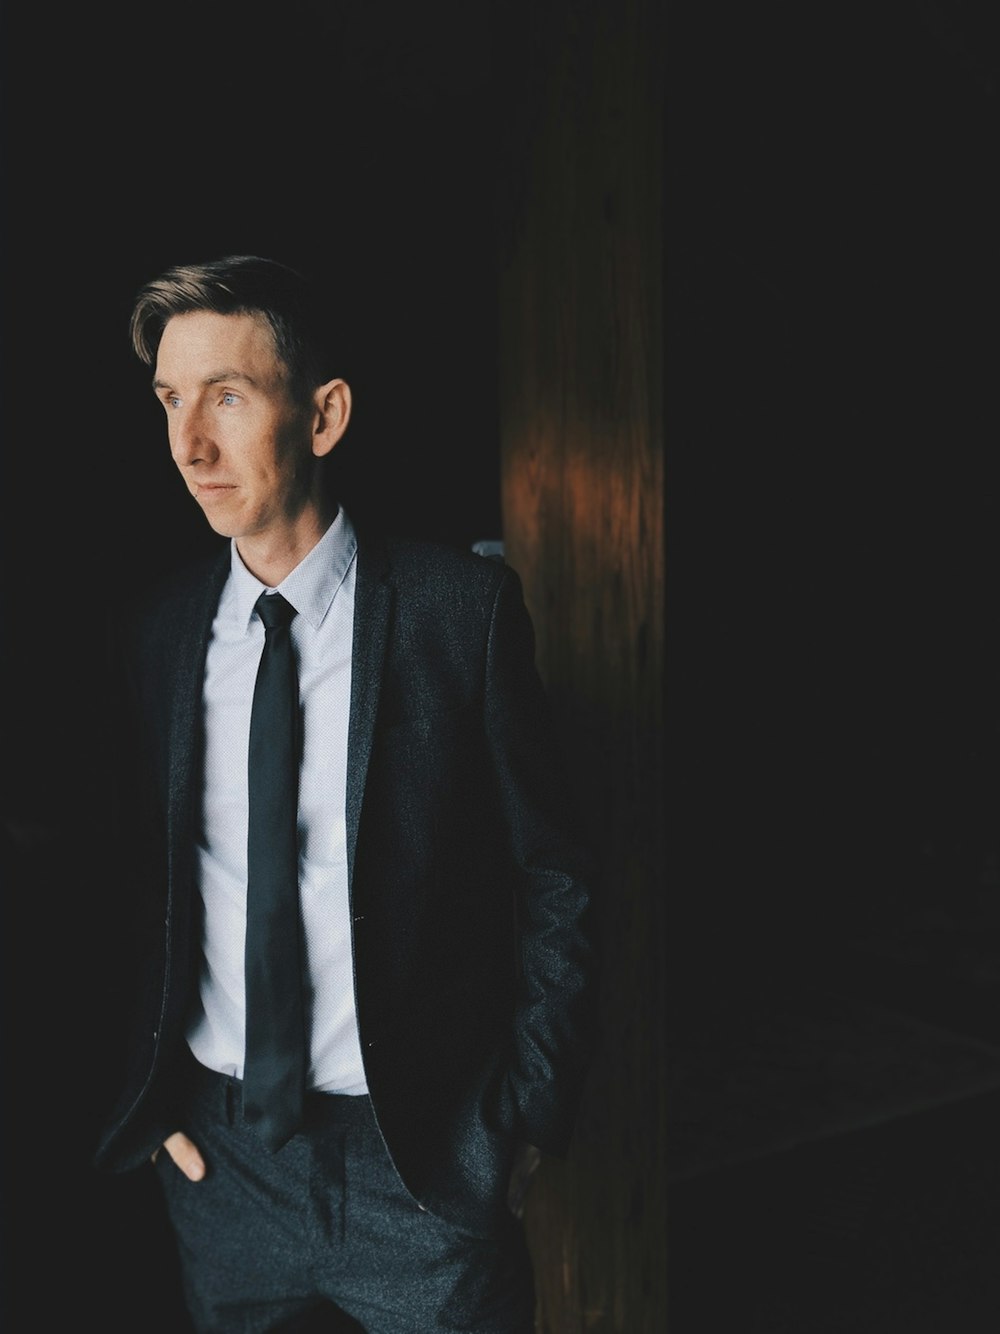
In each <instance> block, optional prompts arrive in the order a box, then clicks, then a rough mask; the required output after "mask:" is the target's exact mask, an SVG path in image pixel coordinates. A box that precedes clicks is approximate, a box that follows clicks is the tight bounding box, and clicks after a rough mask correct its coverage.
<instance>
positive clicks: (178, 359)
mask: <svg viewBox="0 0 1000 1334" xmlns="http://www.w3.org/2000/svg"><path fill="white" fill-rule="evenodd" d="M224 368H228V369H231V370H232V371H233V373H237V374H242V375H245V376H248V377H249V378H250V379H252V380H254V381H261V380H266V379H269V378H271V377H273V376H275V375H278V376H280V374H281V365H280V362H279V360H278V356H277V353H276V351H275V347H274V339H273V337H272V335H271V329H270V326H269V325H268V323H267V321H266V320H265V319H264V318H263V316H260V315H252V314H246V313H244V314H239V315H220V314H218V313H217V312H216V311H206V310H195V311H185V312H184V313H183V314H180V315H173V316H171V318H170V319H169V320H168V321H167V323H166V325H165V326H164V329H163V334H162V336H161V338H160V345H159V347H158V349H157V354H156V378H157V380H162V379H163V377H164V375H166V376H167V377H168V378H169V377H170V376H171V375H172V374H174V373H175V371H176V372H181V371H183V372H185V373H195V372H197V373H198V374H199V378H202V377H204V376H207V375H212V376H213V377H215V376H216V374H217V373H218V372H219V371H221V370H222V369H224Z"/></svg>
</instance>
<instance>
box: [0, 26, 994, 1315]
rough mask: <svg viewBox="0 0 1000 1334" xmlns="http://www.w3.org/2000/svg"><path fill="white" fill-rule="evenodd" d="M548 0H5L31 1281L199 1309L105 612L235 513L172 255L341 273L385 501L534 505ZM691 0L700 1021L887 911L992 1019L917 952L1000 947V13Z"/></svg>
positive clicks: (678, 607) (9, 1162) (12, 1290)
mask: <svg viewBox="0 0 1000 1334" xmlns="http://www.w3.org/2000/svg"><path fill="white" fill-rule="evenodd" d="M541 8H542V9H545V8H546V6H542V7H541ZM527 12H528V11H527V9H526V7H524V6H522V5H521V4H516V5H510V6H506V7H501V6H489V5H487V4H485V3H481V4H467V3H466V4H459V3H457V0H455V3H451V4H449V3H443V2H442V0H439V2H438V3H435V4H432V5H430V6H405V5H403V4H401V3H396V4H393V5H390V6H388V7H386V6H364V5H362V4H360V3H352V4H345V5H340V6H338V5H334V4H329V5H324V4H319V3H308V2H307V0H286V2H285V3H283V4H282V5H281V6H280V7H277V6H275V7H273V8H271V9H265V8H262V7H250V8H249V9H248V8H245V7H244V8H240V9H234V8H232V7H230V6H221V5H213V4H205V3H202V4H198V5H195V4H189V3H180V4H177V5H174V6H172V7H170V8H169V9H162V8H160V9H158V10H157V12H156V13H155V15H154V16H151V17H147V16H146V14H145V13H143V14H142V15H141V16H140V14H139V13H138V12H137V11H130V10H126V11H124V12H123V13H122V14H120V15H118V16H116V18H115V20H114V22H113V24H112V23H111V21H110V19H106V18H105V17H104V16H103V15H102V14H99V13H97V12H95V11H92V10H85V9H79V8H78V9H73V10H71V11H70V12H68V13H62V12H60V13H59V14H58V15H56V14H55V13H54V12H52V11H47V10H43V9H41V8H39V7H33V8H32V9H30V10H20V11H17V12H15V11H14V9H13V8H12V7H11V6H10V5H9V4H7V5H6V6H5V7H4V11H3V24H4V31H3V52H4V55H3V67H2V68H3V88H2V95H3V99H4V102H3V171H4V178H5V179H4V186H3V200H4V203H3V221H2V228H3V231H2V249H3V255H2V260H3V273H4V290H3V309H4V317H3V366H2V373H3V397H4V404H3V445H2V456H0V467H2V470H3V472H2V476H3V522H2V540H3V542H4V550H5V564H4V568H5V572H6V576H7V578H6V589H5V592H6V595H7V599H6V607H7V611H6V614H5V617H4V621H3V630H2V634H3V653H4V669H5V675H6V677H7V697H8V700H9V701H10V709H9V712H8V717H7V721H6V727H5V733H4V742H3V745H4V751H5V771H6V773H5V795H4V801H5V811H4V817H5V849H4V851H5V859H6V868H7V869H6V873H5V875H4V889H5V899H6V900H7V908H8V913H9V921H8V924H7V925H6V926H5V928H4V942H3V943H4V965H3V979H4V981H3V986H4V1016H5V1017H4V1030H3V1061H4V1066H5V1068H6V1069H7V1070H8V1072H9V1073H8V1076H7V1079H6V1088H7V1094H6V1095H5V1101H4V1108H5V1111H4V1118H3V1120H4V1136H5V1140H6V1143H7V1150H6V1152H5V1161H6V1168H5V1181H4V1193H5V1199H6V1203H5V1210H4V1226H5V1231H6V1237H5V1240H4V1243H3V1255H4V1259H5V1262H6V1270H7V1274H6V1276H5V1284H4V1286H5V1294H4V1295H5V1298H6V1299H7V1301H8V1305H9V1307H10V1309H11V1310H12V1311H14V1310H23V1309H24V1308H23V1305H19V1303H23V1302H25V1301H26V1300H27V1298H28V1296H29V1294H30V1295H32V1296H33V1297H34V1299H36V1300H38V1299H41V1301H42V1304H43V1305H45V1302H46V1298H45V1296H44V1285H45V1284H47V1283H48V1282H49V1275H48V1272H47V1271H40V1272H42V1274H43V1277H42V1279H41V1280H39V1279H38V1278H37V1277H35V1272H36V1269H37V1260H36V1257H38V1256H42V1257H43V1258H44V1259H45V1261H46V1263H48V1262H51V1261H55V1262H56V1264H57V1266H58V1265H60V1264H61V1263H64V1264H65V1265H66V1267H67V1272H68V1273H70V1274H71V1278H69V1279H67V1285H66V1286H67V1291H68V1294H69V1296H68V1297H66V1296H65V1294H62V1293H61V1294H60V1296H61V1298H62V1299H63V1300H69V1301H70V1303H71V1304H72V1303H73V1302H74V1301H75V1302H76V1303H77V1305H78V1307H79V1310H80V1311H81V1312H84V1311H87V1312H90V1313H93V1312H96V1313H97V1315H98V1316H99V1318H100V1319H102V1320H103V1321H104V1325H103V1328H105V1329H107V1330H108V1331H110V1330H113V1329H119V1328H121V1329H134V1328H147V1329H152V1328H153V1321H154V1320H155V1319H156V1316H154V1315H153V1314H152V1311H151V1308H150V1307H149V1305H148V1302H149V1298H148V1296H147V1294H148V1293H149V1292H152V1291H156V1292H157V1293H158V1294H159V1295H158V1297H157V1308H156V1309H157V1310H158V1311H159V1312H160V1314H161V1315H162V1316H163V1318H164V1319H165V1321H166V1323H165V1325H164V1328H165V1329H167V1330H171V1331H175V1330H176V1329H177V1328H178V1326H177V1325H176V1324H173V1325H172V1324H171V1323H170V1319H171V1316H170V1294H171V1292H172V1288H171V1273H172V1270H171V1264H170V1259H169V1253H168V1252H166V1251H163V1252H159V1253H158V1252H157V1251H155V1250H151V1249H150V1247H149V1245H148V1239H149V1238H150V1237H152V1238H153V1239H154V1240H155V1238H156V1236H157V1234H156V1221H155V1220H156V1213H155V1209H154V1206H153V1202H152V1200H151V1199H150V1198H149V1197H148V1195H147V1193H146V1189H145V1187H144V1185H143V1182H142V1181H139V1180H130V1181H117V1182H103V1181H102V1182H98V1181H95V1180H94V1179H93V1178H92V1177H91V1176H90V1174H89V1169H88V1166H87V1152H88V1147H89V1145H90V1143H91V1142H92V1138H93V1135H94V1133H95V1131H96V1110H95V1108H94V1106H93V1101H92V1099H91V1097H90V1091H91V1089H92V1088H93V1087H94V1086H95V1085H96V1083H97V1082H98V1081H99V1076H100V1074H101V1069H102V1066H101V1062H102V1057H101V1054H100V1052H101V1046H100V1032H99V1031H100V1028H101V1026H102V1025H103V1024H104V1023H105V1022H106V1021H107V1020H108V1018H109V1014H108V1012H109V1011H110V1010H112V1009H113V993H112V991H111V988H110V984H109V983H108V981H107V977H108V976H109V974H107V973H106V971H105V968H106V965H107V964H108V961H109V960H111V959H112V958H113V955H114V944H115V934H114V933H115V925H114V919H113V916H112V914H111V913H110V912H109V907H108V904H107V902H106V900H105V899H104V898H102V894H101V889H102V886H101V870H100V868H101V858H100V849H99V848H98V847H94V846H93V845H92V840H91V836H90V832H89V831H90V829H91V827H92V826H91V817H92V816H94V815H96V814H99V807H100V802H101V797H102V788H101V775H100V773H99V772H96V771H95V770H94V768H93V765H92V763H91V760H90V756H91V755H92V753H93V751H92V743H93V742H94V741H95V739H97V738H95V729H97V728H98V727H99V720H98V718H97V715H96V714H95V712H94V709H93V707H92V701H91V698H90V696H91V691H92V688H93V686H94V674H93V673H94V670H95V668H94V666H93V659H92V657H91V656H90V655H91V654H92V652H93V651H94V644H93V640H92V636H91V633H90V629H89V627H90V626H91V624H92V620H91V616H92V606H93V604H94V603H95V602H98V603H100V602H101V600H103V599H106V598H109V597H115V596H118V595H119V594H120V593H127V592H128V591H129V590H130V589H131V588H133V587H135V586H137V585H138V584H140V583H142V582H143V581H145V579H146V578H148V577H150V576H151V575H153V574H154V573H156V572H157V571H158V570H159V569H160V568H162V567H164V566H166V565H168V564H171V563H172V562H173V561H174V560H175V559H180V558H181V557H182V556H183V555H185V554H187V553H188V552H190V551H193V550H198V549H200V548H201V547H202V545H203V544H206V543H208V542H209V541H210V540H211V539H210V535H209V534H208V532H207V530H206V529H205V527H204V525H203V520H202V519H201V517H200V514H199V513H198V512H197V511H196V509H195V508H194V507H193V505H192V503H191V502H190V500H189V498H188V497H187V496H186V494H185V493H184V491H183V488H182V486H181V483H180V481H179V479H178V478H177V477H176V476H175V475H174V468H173V465H172V464H171V462H170V460H169V456H168V453H167V449H166V443H165V438H164V436H163V433H162V423H161V421H160V415H159V411H160V410H159V409H158V407H157V406H156V404H155V403H154V401H153V398H152V395H151V394H150V393H149V390H148V388H147V372H146V371H145V369H144V368H143V367H141V366H140V365H139V364H138V363H137V362H135V361H134V359H133V358H132V355H131V352H130V351H129V348H128V345H127V319H128V312H129V309H130V305H131V300H132V297H133V294H134V291H135V289H136V287H137V286H138V285H139V283H140V282H142V281H143V280H145V279H146V278H147V277H149V276H151V275H152V274H153V273H155V272H157V271H158V270H159V269H161V268H162V267H164V266H165V265H167V264H169V263H173V262H176V261H178V260H186V259H198V258H205V257H208V256H210V255H213V254H216V253H219V252H221V251H235V250H252V251H259V252H262V253H265V254H274V255H275V256H276V257H278V258H282V259H285V260H287V261H289V262H292V263H294V264H298V265H301V266H304V267H306V268H308V269H310V270H311V271H314V272H316V273H317V275H318V276H319V277H320V278H322V279H323V280H324V281H325V282H327V283H329V284H330V285H331V288H333V289H335V290H336V292H337V298H338V300H339V301H342V303H343V311H344V316H345V320H346V321H349V325H350V328H351V331H352V334H353V335H356V337H354V338H353V339H352V340H351V342H350V347H351V354H352V358H353V361H352V365H351V366H350V368H349V378H351V380H352V383H353V385H354V388H355V412H356V415H355V420H354V423H353V424H352V427H351V430H350V433H349V437H348V439H347V440H346V441H345V442H344V444H343V445H342V446H340V447H339V448H340V450H342V451H343V469H344V474H345V485H347V486H348V487H349V488H350V489H351V490H350V494H352V495H356V497H357V504H358V505H360V506H364V505H366V504H372V503H373V502H372V498H371V497H372V490H373V488H375V487H377V488H378V507H379V510H380V512H382V514H383V517H384V518H385V519H386V521H387V523H388V524H389V526H391V527H395V528H397V529H403V530H406V531H409V532H412V533H415V534H418V535H426V536H435V537H441V538H442V539H444V540H447V541H453V542H456V543H458V544H460V545H467V544H468V543H470V542H472V541H474V540H476V539H478V538H481V537H494V536H498V535H500V516H499V506H498V462H497V459H498V412H499V407H498V403H497V391H496V345H497V327H496V276H497V263H498V256H499V257H500V258H501V259H502V255H503V252H504V239H505V229H506V228H507V227H508V225H509V224H510V211H511V210H510V204H511V197H512V195H516V192H517V188H518V166H519V163H520V161H521V155H522V153H523V152H524V151H525V150H526V146H527V145H528V144H529V143H530V140H531V132H532V112H533V103H532V89H531V85H530V80H529V79H527V78H526V74H525V69H526V67H528V66H530V65H531V63H532V61H533V59H534V58H535V56H536V55H537V52H535V51H533V50H532V48H531V41H536V42H537V40H538V33H539V25H538V23H537V22H535V23H534V24H530V25H529V24H527V23H526V15H527ZM541 26H542V29H544V24H542V25H541ZM667 32H668V58H667V70H668V74H667V80H666V87H667V108H666V110H667V115H666V127H665V128H666V154H665V163H664V186H665V193H664V210H665V222H666V225H665V238H664V239H665V247H666V248H665V267H666V291H665V306H664V310H665V329H666V343H667V359H666V365H665V384H666V423H667V437H666V457H667V494H666V507H667V511H666V512H667V594H668V597H667V606H668V616H667V635H668V653H669V665H668V671H667V680H666V683H665V684H666V687H667V724H668V732H667V770H668V790H669V793H670V800H669V802H668V809H667V810H666V811H665V813H664V818H665V828H666V830H667V843H668V854H669V862H670V865H669V870H670V877H669V883H668V887H667V888H668V893H669V895H670V897H669V910H668V920H669V939H668V941H667V942H665V948H664V956H663V957H664V968H665V973H666V978H667V987H668V992H669V996H670V1001H671V1007H670V1015H671V1021H672V1023H673V1024H674V1025H675V1026H676V1027H677V1028H678V1029H679V1030H681V1031H682V1032H685V1033H691V1032H697V1031H698V1029H699V1026H701V1025H703V1024H706V1023H707V1018H706V1017H710V1016H712V1015H716V1014H719V1013H725V1012H726V1011H727V1007H729V1006H731V1005H733V1004H739V1003H740V1001H741V1000H743V999H745V998H746V997H747V996H749V995H759V994H760V993H761V992H762V991H767V990H768V989H770V990H771V991H772V992H774V993H781V994H782V995H784V996H786V997H789V996H790V997H792V1003H793V1004H794V996H795V987H796V986H798V985H800V984H802V983H803V982H804V980H808V979H811V978H814V977H815V976H818V975H825V976H828V977H830V978H832V979H834V980H837V979H838V978H842V977H843V976H844V975H845V971H846V970H847V968H848V964H847V963H846V962H845V960H847V959H849V958H853V957H855V956H852V955H851V953H850V952H851V950H852V948H853V947H855V946H856V945H857V944H858V943H863V944H867V945H869V946H873V947H874V948H872V949H870V950H869V952H868V954H867V955H866V957H867V958H868V959H872V960H874V964H873V969H872V971H873V973H874V975H875V979H876V981H878V982H879V983H880V985H882V987H883V988H884V989H885V990H890V991H891V990H892V988H893V987H895V986H897V984H898V985H899V986H902V985H903V984H904V983H905V984H906V985H908V986H909V987H910V993H909V994H910V998H911V1002H912V1004H914V1005H915V1006H916V1007H917V1008H919V1006H920V1005H921V1004H922V1005H923V1006H924V1009H925V1010H926V1011H928V1012H929V1013H930V1015H931V1017H932V1018H933V1017H940V1016H941V1015H942V1014H943V1013H944V1012H945V1011H947V1010H948V1009H949V1007H951V1012H952V1013H954V1012H956V1011H958V1010H962V1012H963V1019H964V1020H965V1021H968V1022H972V1023H975V1022H978V1023H979V1025H980V1029H979V1031H982V1032H985V1031H986V1029H987V1027H988V1024H989V1023H996V1020H994V1019H993V1018H992V1013H991V1011H990V1008H989V1007H990V1005H991V1003H992V1001H993V1000H994V998H995V996H996V993H995V992H991V991H990V990H989V989H988V988H983V989H980V990H978V991H977V990H976V989H975V988H974V987H971V986H970V975H969V972H968V970H966V972H965V973H964V974H963V972H962V959H966V960H967V959H968V957H969V956H968V955H967V954H966V955H963V956H961V958H960V960H959V966H958V968H957V970H955V971H953V972H952V973H951V974H950V975H949V979H948V980H949V985H947V986H945V987H942V986H940V985H938V986H926V987H924V985H923V984H924V982H925V981H927V980H928V977H929V976H930V975H931V974H929V973H928V972H924V971H921V969H920V967H917V968H916V969H915V970H911V971H910V972H908V973H906V976H905V977H902V976H901V975H900V973H899V971H898V969H897V968H896V966H895V964H894V963H893V955H892V949H891V946H892V943H893V942H894V941H897V942H898V941H899V939H900V938H901V937H902V938H906V939H908V940H911V941H912V939H913V933H914V932H917V933H918V934H920V933H922V934H920V939H921V942H922V944H921V949H923V950H924V952H925V953H924V955H923V956H921V957H920V958H918V961H917V962H918V964H919V963H921V962H923V961H924V960H925V959H926V957H927V956H928V955H929V956H933V955H934V952H935V950H936V949H937V948H938V946H937V945H936V942H939V941H940V940H942V939H947V941H949V942H951V943H953V942H954V941H955V940H956V939H957V938H959V937H960V938H961V939H962V940H969V939H974V940H975V941H976V942H977V949H978V951H979V953H978V954H977V956H976V958H977V960H978V962H979V965H980V966H982V967H983V968H985V969H986V970H987V972H988V971H989V968H990V967H992V964H993V963H994V962H995V961H996V960H997V959H1000V951H997V949H996V932H997V923H998V921H1000V911H998V908H997V896H998V893H1000V881H998V872H997V866H998V849H997V820H996V815H997V796H998V791H997V788H998V782H997V774H998V769H997V763H996V761H997V742H998V734H1000V728H998V690H997V684H998V675H997V668H998V659H1000V652H998V616H997V599H996V574H997V555H998V551H997V530H998V525H997V505H998V462H997V446H996V427H995V416H996V413H995V409H994V398H995V382H996V350H997V349H996V336H995V329H996V312H997V294H998V293H997V281H996V280H997V273H996V255H995V251H996V245H995V237H996V234H997V228H996V224H997V216H996V210H995V207H994V205H993V201H992V194H993V191H992V188H991V187H992V185H993V178H994V177H995V175H996V161H997V154H996V149H997V137H996V129H995V123H996V111H997V89H998V70H997V55H998V48H997V19H996V16H995V11H994V10H993V9H992V8H991V7H990V6H988V5H986V4H984V3H980V2H977V3H966V2H965V0H940V3H931V0H921V3H918V4H915V5H913V6H909V7H897V6H892V5H889V4H888V3H880V2H878V0H877V2H876V3H874V4H869V5H860V4H855V5H851V4H848V5H846V6H845V5H836V6H834V5H826V4H819V5H803V4H765V5H763V6H759V5H758V6H754V5H745V6H737V5H735V4H729V5H693V4H692V5H688V6H683V5H679V4H673V5H670V6H668V22H667ZM529 38H530V40H529ZM651 114H656V112H655V110H653V111H652V112H651ZM567 244H568V245H569V244H572V238H570V237H568V238H567ZM81 946H86V948H85V949H81ZM882 946H884V949H881V950H880V947H882ZM851 966H853V965H851ZM936 976H938V977H939V976H940V975H939V974H938V975H936ZM970 1016H972V1017H971V1019H970ZM998 1027H1000V1025H998ZM13 1090H17V1091H18V1093H17V1096H16V1097H14V1096H13ZM25 1090H27V1096H25ZM691 1216H692V1217H693V1216H694V1215H693V1214H692V1215H691ZM143 1228H146V1229H149V1231H146V1232H144V1231H143ZM723 1267H725V1261H724V1257H723ZM678 1277H679V1278H680V1277H682V1276H681V1275H679V1276H678ZM40 1281H41V1284H42V1285H43V1290H42V1291H41V1292H40V1291H39V1282H40ZM164 1293H166V1297H164V1296H163V1294H164ZM161 1307H162V1308H163V1309H162V1310H160V1308H161ZM136 1312H141V1313H142V1319H141V1320H138V1321H137V1319H136ZM164 1312H165V1313H166V1314H164ZM747 1327H748V1328H749V1325H748V1326H747ZM773 1328H777V1325H774V1326H773ZM800 1328H801V1327H800ZM888 1328H889V1327H888V1326H885V1325H883V1327H882V1334H886V1331H887V1330H888ZM693 1329H694V1327H693V1326H689V1327H687V1328H679V1329H678V1330H677V1334H693ZM623 1334H625V1332H623ZM712 1334H714V1331H712ZM893 1334H894V1331H893Z"/></svg>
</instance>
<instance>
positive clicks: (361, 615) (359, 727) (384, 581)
mask: <svg viewBox="0 0 1000 1334" xmlns="http://www.w3.org/2000/svg"><path fill="white" fill-rule="evenodd" d="M391 605H392V596H391V590H390V587H389V581H388V557H387V555H386V552H385V549H384V547H383V546H382V545H381V543H378V542H372V543H371V544H368V545H366V544H364V543H362V542H361V540H360V539H359V542H358V571H357V578H356V581H355V588H354V644H353V651H352V655H351V659H352V660H351V716H350V722H349V725H348V734H347V812H346V823H347V872H348V878H349V883H350V885H351V887H352V889H353V885H354V852H355V848H356V846H357V841H358V825H359V822H360V819H361V802H362V798H363V796H364V791H365V780H366V778H367V775H368V761H369V759H370V757H371V750H372V738H373V736H374V731H375V715H376V713H377V711H378V701H379V690H380V687H381V684H382V672H383V667H384V664H385V653H386V644H387V640H388V634H389V613H390V610H391Z"/></svg>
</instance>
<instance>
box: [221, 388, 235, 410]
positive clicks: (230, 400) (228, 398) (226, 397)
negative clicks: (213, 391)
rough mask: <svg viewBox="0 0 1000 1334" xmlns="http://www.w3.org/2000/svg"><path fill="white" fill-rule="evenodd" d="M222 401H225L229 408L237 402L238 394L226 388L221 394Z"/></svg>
mask: <svg viewBox="0 0 1000 1334" xmlns="http://www.w3.org/2000/svg"><path fill="white" fill-rule="evenodd" d="M222 401H223V403H225V405H226V407H227V408H231V407H232V406H233V404H234V403H237V402H239V395H237V394H234V393H233V392H232V391H231V390H229V389H227V390H226V392H225V393H224V394H223V395H222Z"/></svg>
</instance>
